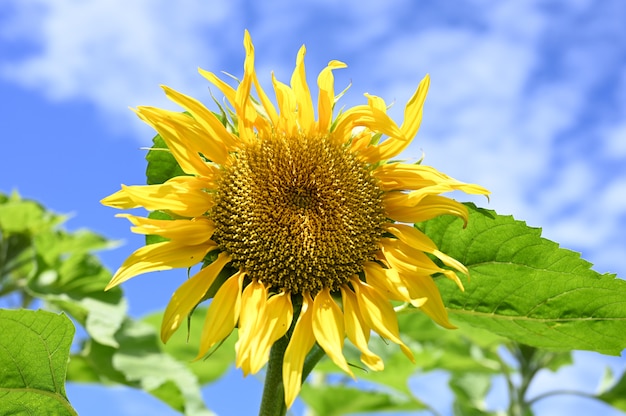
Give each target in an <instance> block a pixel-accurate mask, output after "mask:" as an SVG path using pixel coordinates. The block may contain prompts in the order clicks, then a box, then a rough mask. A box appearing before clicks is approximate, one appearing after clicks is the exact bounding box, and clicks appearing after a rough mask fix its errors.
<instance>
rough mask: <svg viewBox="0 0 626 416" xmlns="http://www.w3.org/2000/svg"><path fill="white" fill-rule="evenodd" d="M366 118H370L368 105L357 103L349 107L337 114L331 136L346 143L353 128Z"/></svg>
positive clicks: (339, 141)
mask: <svg viewBox="0 0 626 416" xmlns="http://www.w3.org/2000/svg"><path fill="white" fill-rule="evenodd" d="M368 120H372V116H371V110H370V108H369V107H368V106H366V105H357V106H354V107H351V108H349V109H348V110H346V111H345V112H343V113H341V114H339V115H338V116H337V120H335V126H334V129H333V137H334V138H335V139H336V140H337V142H338V143H347V142H349V141H350V140H351V139H352V136H353V133H354V129H355V128H356V127H359V126H362V125H363V123H364V122H366V121H368ZM368 141H369V140H368ZM357 156H358V157H361V154H357Z"/></svg>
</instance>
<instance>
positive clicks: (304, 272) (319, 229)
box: [102, 32, 488, 406]
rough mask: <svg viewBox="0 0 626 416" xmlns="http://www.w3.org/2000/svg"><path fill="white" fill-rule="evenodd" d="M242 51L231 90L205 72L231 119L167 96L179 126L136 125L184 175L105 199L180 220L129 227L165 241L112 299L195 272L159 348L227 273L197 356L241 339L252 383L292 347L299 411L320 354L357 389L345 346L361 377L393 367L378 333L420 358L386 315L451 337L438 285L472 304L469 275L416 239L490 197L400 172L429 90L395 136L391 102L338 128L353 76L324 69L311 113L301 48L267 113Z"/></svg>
mask: <svg viewBox="0 0 626 416" xmlns="http://www.w3.org/2000/svg"><path fill="white" fill-rule="evenodd" d="M244 46H245V51H246V58H245V62H244V73H243V77H242V79H241V82H239V83H238V85H237V86H236V88H235V87H232V86H230V85H229V84H227V83H225V82H224V81H222V80H221V79H220V78H218V77H217V76H216V75H214V74H213V73H210V72H207V71H204V70H200V73H201V74H202V75H203V76H204V77H205V78H207V79H208V80H209V81H210V82H211V83H212V84H213V85H215V86H216V87H217V88H218V89H219V90H220V91H221V92H222V93H223V94H224V95H225V97H226V100H227V101H228V103H229V105H230V107H231V108H230V109H229V111H228V113H230V114H231V115H232V118H231V120H225V119H224V118H223V117H220V116H218V115H216V114H215V113H213V112H211V111H210V110H208V109H207V108H206V107H205V106H204V105H203V104H201V103H200V102H199V101H197V100H196V99H194V98H192V97H189V96H187V95H184V94H182V93H180V92H177V91H175V90H173V89H171V88H168V87H165V86H164V87H163V89H164V90H165V93H166V95H167V96H168V97H169V98H170V99H171V100H172V101H174V102H175V103H177V104H179V105H180V106H181V107H182V108H183V109H184V110H185V113H179V112H172V111H167V110H163V109H158V108H153V107H138V108H137V109H136V110H135V111H136V112H137V114H138V115H139V117H140V118H141V119H142V120H144V121H145V122H146V123H148V124H149V125H151V126H152V127H153V128H154V129H155V130H156V131H157V132H158V133H159V134H160V135H161V137H162V138H163V139H164V141H165V143H166V144H167V147H168V150H169V151H170V152H171V154H172V155H173V156H174V158H175V159H176V161H177V162H178V164H179V165H180V167H181V169H182V170H183V171H184V173H185V175H183V176H175V177H173V178H171V179H169V180H168V181H166V182H164V183H163V184H159V185H146V186H125V185H122V189H121V190H120V191H118V192H116V193H115V194H113V195H111V196H109V197H107V198H105V199H103V200H102V203H103V204H105V205H108V206H112V207H115V208H121V209H130V208H136V207H143V208H145V209H147V210H148V211H156V210H159V211H164V212H168V213H169V214H171V217H172V219H170V220H157V219H150V218H144V217H139V216H133V215H128V214H121V216H124V217H126V218H127V219H128V220H129V221H130V222H131V223H132V225H133V227H132V230H133V231H134V232H137V233H142V234H147V235H159V236H161V237H164V238H165V241H162V242H160V243H156V244H151V245H147V246H145V247H142V248H140V249H138V250H137V251H135V252H134V253H133V254H131V256H130V257H129V258H128V259H127V260H126V261H125V262H124V263H123V264H122V266H121V267H120V268H119V270H118V271H117V272H116V273H115V275H114V276H113V279H112V280H111V282H110V284H109V286H108V287H113V286H115V285H118V284H120V283H122V282H123V281H125V280H127V279H129V278H131V277H133V276H136V275H138V274H141V273H145V272H150V271H157V270H166V269H171V268H179V267H180V268H189V267H193V266H195V265H198V264H201V265H202V266H203V267H202V266H201V268H200V269H199V270H198V271H197V273H195V274H194V275H193V276H192V277H191V278H190V279H188V280H186V281H185V282H184V283H183V284H182V285H181V286H180V288H179V289H177V290H176V292H175V293H174V295H173V296H172V299H171V301H170V303H169V304H168V306H167V308H166V311H165V315H164V317H163V323H162V330H161V337H162V339H163V341H167V339H168V338H169V337H170V336H171V335H172V333H173V332H174V331H176V330H177V329H178V327H179V326H180V324H181V323H182V322H183V321H184V320H185V319H186V317H187V316H188V315H189V314H190V313H191V312H192V311H193V310H194V308H195V307H196V306H197V305H198V303H200V302H201V301H202V300H203V299H204V298H205V295H206V294H207V292H208V291H209V288H211V286H212V285H213V283H214V282H215V281H216V278H217V276H218V274H220V273H225V272H228V271H230V272H229V274H230V276H229V277H228V278H227V279H225V281H224V282H223V283H222V284H221V286H220V287H219V288H218V290H217V291H216V292H215V296H214V297H213V299H212V300H211V303H210V305H209V308H208V311H207V316H206V320H205V324H204V327H203V329H202V336H201V342H200V346H199V354H198V356H199V357H201V356H203V355H204V354H206V353H207V352H208V351H209V350H210V349H211V348H212V347H213V346H215V345H216V344H218V343H219V342H220V341H222V340H223V339H224V338H225V337H227V336H228V335H229V334H230V333H231V332H232V331H233V329H234V328H237V329H238V342H237V344H236V352H237V354H236V364H237V366H238V367H241V368H242V369H243V371H244V374H249V373H256V372H257V371H259V370H260V369H261V368H262V367H263V366H264V365H265V363H266V362H267V360H268V355H269V349H270V348H271V347H272V345H273V344H274V343H275V342H276V341H277V340H279V339H281V338H282V337H287V338H288V347H287V350H286V352H285V356H284V363H283V380H284V386H285V402H286V404H287V406H290V405H291V404H292V403H293V401H294V400H295V397H296V396H297V394H298V392H299V390H300V385H301V383H302V368H303V363H304V358H305V357H306V355H307V353H308V352H309V351H310V350H311V348H312V347H313V345H314V344H315V343H317V344H318V345H319V346H320V347H321V348H322V349H323V350H324V351H325V352H326V354H327V355H328V356H329V357H330V358H331V359H332V360H333V361H334V362H335V363H336V364H337V365H338V366H339V367H340V368H342V369H343V370H344V371H346V372H347V373H349V374H351V375H352V372H351V370H350V367H349V366H348V363H347V361H346V359H345V357H344V355H343V352H342V349H343V345H344V340H345V338H348V340H349V341H350V342H352V343H353V344H354V345H355V346H356V347H357V348H358V349H359V350H360V351H361V361H362V362H363V363H364V364H365V365H366V366H367V367H369V368H371V369H372V370H381V369H382V368H383V362H382V360H381V359H380V358H379V357H378V356H377V355H376V354H374V353H373V352H372V351H370V350H369V348H368V341H369V337H370V333H371V331H374V332H376V333H378V334H379V335H380V336H382V337H384V338H386V339H388V340H390V341H393V342H394V343H396V344H398V345H399V346H400V348H401V349H402V351H403V352H404V353H405V354H406V355H407V356H408V357H409V358H410V359H412V354H411V351H410V350H409V348H407V347H406V345H405V344H404V343H403V342H402V340H401V339H400V334H399V330H398V324H397V320H396V317H395V314H394V310H393V307H392V305H391V303H390V301H402V302H406V303H408V304H411V305H413V306H414V307H418V308H420V309H422V310H423V311H424V312H425V313H427V314H428V315H429V316H431V317H432V319H433V320H434V321H435V322H437V323H439V324H440V325H442V326H444V327H448V328H451V327H452V325H451V324H450V323H449V321H448V317H447V313H446V309H445V308H444V306H443V302H442V299H441V296H440V295H439V291H438V289H437V286H436V285H435V283H434V281H433V277H432V276H433V275H435V274H441V275H443V276H446V277H448V278H450V279H452V280H454V281H455V282H456V283H457V284H458V285H459V287H460V288H461V289H462V284H461V282H460V280H459V278H458V276H457V272H458V273H461V274H467V273H468V272H467V269H466V268H465V267H464V266H463V265H462V264H460V263H459V262H458V261H456V260H454V259H453V258H451V257H449V256H447V255H446V254H444V253H442V252H441V251H439V249H438V248H437V246H436V245H435V244H434V243H433V242H432V241H431V240H430V239H429V238H428V237H427V236H426V235H424V234H423V233H422V232H420V231H419V230H418V229H416V228H415V227H412V226H411V225H409V224H412V223H415V222H420V221H424V220H428V219H430V218H434V217H436V216H439V215H445V214H451V215H456V216H459V217H461V218H463V219H464V220H467V211H466V209H465V207H464V206H463V205H462V204H459V203H458V202H456V201H454V200H452V199H449V198H446V197H444V196H441V195H440V194H441V193H445V192H448V191H453V190H461V191H465V192H467V193H472V194H483V195H487V194H488V191H487V190H485V189H484V188H482V187H480V186H477V185H470V184H465V183H462V182H459V181H457V180H454V179H452V178H450V177H448V176H446V175H444V174H443V173H440V172H439V171H437V170H436V169H434V168H432V167H429V166H425V165H421V164H406V163H401V162H390V159H391V158H393V157H395V156H396V155H398V154H399V153H400V152H402V151H403V150H404V149H405V148H406V147H407V146H408V145H409V144H410V142H411V140H412V139H413V137H414V136H415V135H416V133H417V130H418V129H419V126H420V122H421V119H422V109H423V105H424V100H425V98H426V93H427V90H428V85H429V78H428V76H426V77H425V78H424V79H423V80H422V81H421V83H420V84H419V86H418V88H417V90H416V91H415V93H414V95H413V96H412V97H411V99H410V100H409V102H408V104H407V105H406V108H405V112H404V117H405V119H404V122H403V123H402V124H401V125H399V126H398V125H397V124H396V123H395V122H394V121H393V120H392V119H391V118H390V117H389V116H388V115H387V111H386V110H387V105H386V104H385V102H384V101H383V99H382V98H379V97H376V96H372V95H366V98H367V102H366V103H364V104H363V105H359V106H356V107H353V108H350V109H348V110H346V111H344V112H342V113H340V114H339V115H337V116H336V117H333V107H334V104H335V101H336V96H335V91H334V79H333V70H336V69H339V68H344V67H345V64H343V63H342V62H339V61H331V62H330V63H329V64H328V66H327V67H326V68H324V69H322V71H321V72H320V74H319V76H318V78H317V84H318V88H319V92H318V99H317V105H314V104H313V100H312V98H311V93H310V91H309V87H308V85H307V81H306V73H305V66H304V55H305V49H304V47H302V48H301V49H300V51H299V53H298V55H297V58H296V65H295V70H294V72H293V75H292V77H291V80H290V84H289V85H286V84H283V83H281V82H280V81H278V80H276V78H274V77H272V84H273V89H274V92H275V101H272V100H270V98H269V97H268V96H267V95H266V93H265V91H264V90H263V89H262V88H261V86H260V84H259V82H258V80H257V75H256V72H255V69H254V47H253V45H252V42H251V39H250V36H249V34H248V32H246V33H245V37H244ZM253 90H254V94H253ZM315 113H317V117H316V115H315ZM209 253H211V254H212V255H211V256H210V258H211V259H213V261H210V262H209V261H206V259H207V258H209V257H207V255H209ZM435 260H438V261H437V262H436V261H435ZM442 265H443V266H442ZM227 266H228V267H227ZM294 305H295V307H294Z"/></svg>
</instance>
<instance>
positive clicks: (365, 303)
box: [350, 278, 415, 362]
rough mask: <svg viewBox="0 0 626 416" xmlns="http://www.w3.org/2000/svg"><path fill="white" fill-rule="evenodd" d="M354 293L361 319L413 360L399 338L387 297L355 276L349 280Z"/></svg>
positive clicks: (396, 323) (393, 313) (393, 312)
mask: <svg viewBox="0 0 626 416" xmlns="http://www.w3.org/2000/svg"><path fill="white" fill-rule="evenodd" d="M350 281H351V282H352V287H353V288H354V291H355V293H356V299H357V304H358V306H359V310H360V311H361V316H362V317H363V320H364V321H365V323H366V324H367V326H369V327H370V328H372V329H373V330H374V331H376V332H378V333H379V334H380V335H381V336H383V337H385V338H387V339H389V340H390V341H392V342H395V343H396V344H398V345H399V346H400V349H401V350H402V352H403V353H404V355H406V356H407V357H408V358H409V359H410V360H411V361H412V362H415V358H414V357H413V353H412V352H411V350H410V349H409V348H408V347H407V346H406V345H405V344H404V343H403V342H402V340H401V339H400V330H399V329H398V320H397V318H396V313H395V311H394V310H393V308H392V307H391V304H390V303H389V301H388V300H387V299H385V298H384V297H383V296H381V295H380V293H378V292H377V291H376V289H374V288H373V287H371V286H370V285H368V284H367V283H364V282H361V281H360V280H359V279H357V278H353V279H351V280H350Z"/></svg>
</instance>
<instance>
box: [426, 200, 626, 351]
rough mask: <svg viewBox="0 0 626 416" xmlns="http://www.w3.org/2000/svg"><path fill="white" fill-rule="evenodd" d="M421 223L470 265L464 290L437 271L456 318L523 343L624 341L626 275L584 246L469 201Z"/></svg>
mask: <svg viewBox="0 0 626 416" xmlns="http://www.w3.org/2000/svg"><path fill="white" fill-rule="evenodd" d="M468 209H469V212H470V218H469V225H468V226H467V228H466V229H463V222H462V221H461V220H460V219H458V218H451V217H449V216H445V217H439V218H437V219H434V220H431V221H428V222H426V223H424V224H422V225H421V227H422V228H423V230H424V231H425V232H426V234H427V235H429V236H430V237H431V238H432V239H433V240H434V241H435V243H436V244H437V245H438V246H439V248H440V249H441V251H443V252H445V253H447V254H449V255H451V256H452V257H454V258H456V259H457V260H459V261H461V262H462V263H463V264H465V265H466V266H467V267H468V269H469V270H470V273H471V282H470V283H468V284H466V291H465V292H461V291H459V290H458V289H457V288H456V286H455V285H454V283H452V282H450V281H448V280H444V279H437V280H438V284H439V288H440V291H441V293H442V296H443V298H444V302H445V303H446V305H447V308H448V311H449V313H450V316H451V319H452V320H453V321H454V322H458V323H467V324H470V325H472V326H475V327H479V328H484V329H487V330H489V331H491V332H494V333H496V334H499V335H502V336H504V337H507V338H510V339H512V340H515V341H517V342H519V343H523V344H528V345H532V346H535V347H540V348H547V349H552V350H573V349H580V350H591V351H597V352H600V353H604V354H612V355H618V354H619V353H620V352H621V351H622V350H623V349H624V348H626V337H624V333H626V281H623V280H620V279H616V278H615V276H613V275H600V274H598V273H597V272H595V271H593V270H591V269H590V266H591V265H590V263H588V262H586V261H584V260H582V259H580V256H579V254H577V253H574V252H572V251H569V250H565V249H561V248H559V246H558V245H557V244H556V243H554V242H552V241H549V240H546V239H543V238H541V232H540V230H539V229H536V228H530V227H528V226H527V225H526V224H525V223H523V222H521V221H516V220H514V219H513V218H512V217H510V216H501V215H497V214H496V213H495V212H492V211H486V210H479V209H477V208H476V207H475V206H473V205H471V204H470V205H468Z"/></svg>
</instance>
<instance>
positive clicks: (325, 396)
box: [300, 384, 426, 416]
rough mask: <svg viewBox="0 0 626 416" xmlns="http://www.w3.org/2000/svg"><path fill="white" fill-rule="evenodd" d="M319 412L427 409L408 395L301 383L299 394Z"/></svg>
mask: <svg viewBox="0 0 626 416" xmlns="http://www.w3.org/2000/svg"><path fill="white" fill-rule="evenodd" d="M300 396H301V397H302V399H303V400H304V401H305V402H306V404H307V405H308V406H310V407H311V409H313V410H314V411H315V414H317V415H324V416H335V415H337V416H338V415H345V414H351V413H362V412H383V411H387V412H399V411H409V410H411V411H418V410H424V409H425V408H426V407H425V406H424V404H422V403H420V402H419V401H417V400H415V399H413V398H412V397H409V396H404V395H399V394H392V393H387V392H382V391H377V390H365V389H358V388H355V387H348V386H344V385H327V384H326V385H321V386H315V387H313V386H310V385H308V384H305V385H303V386H302V392H301V394H300Z"/></svg>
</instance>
